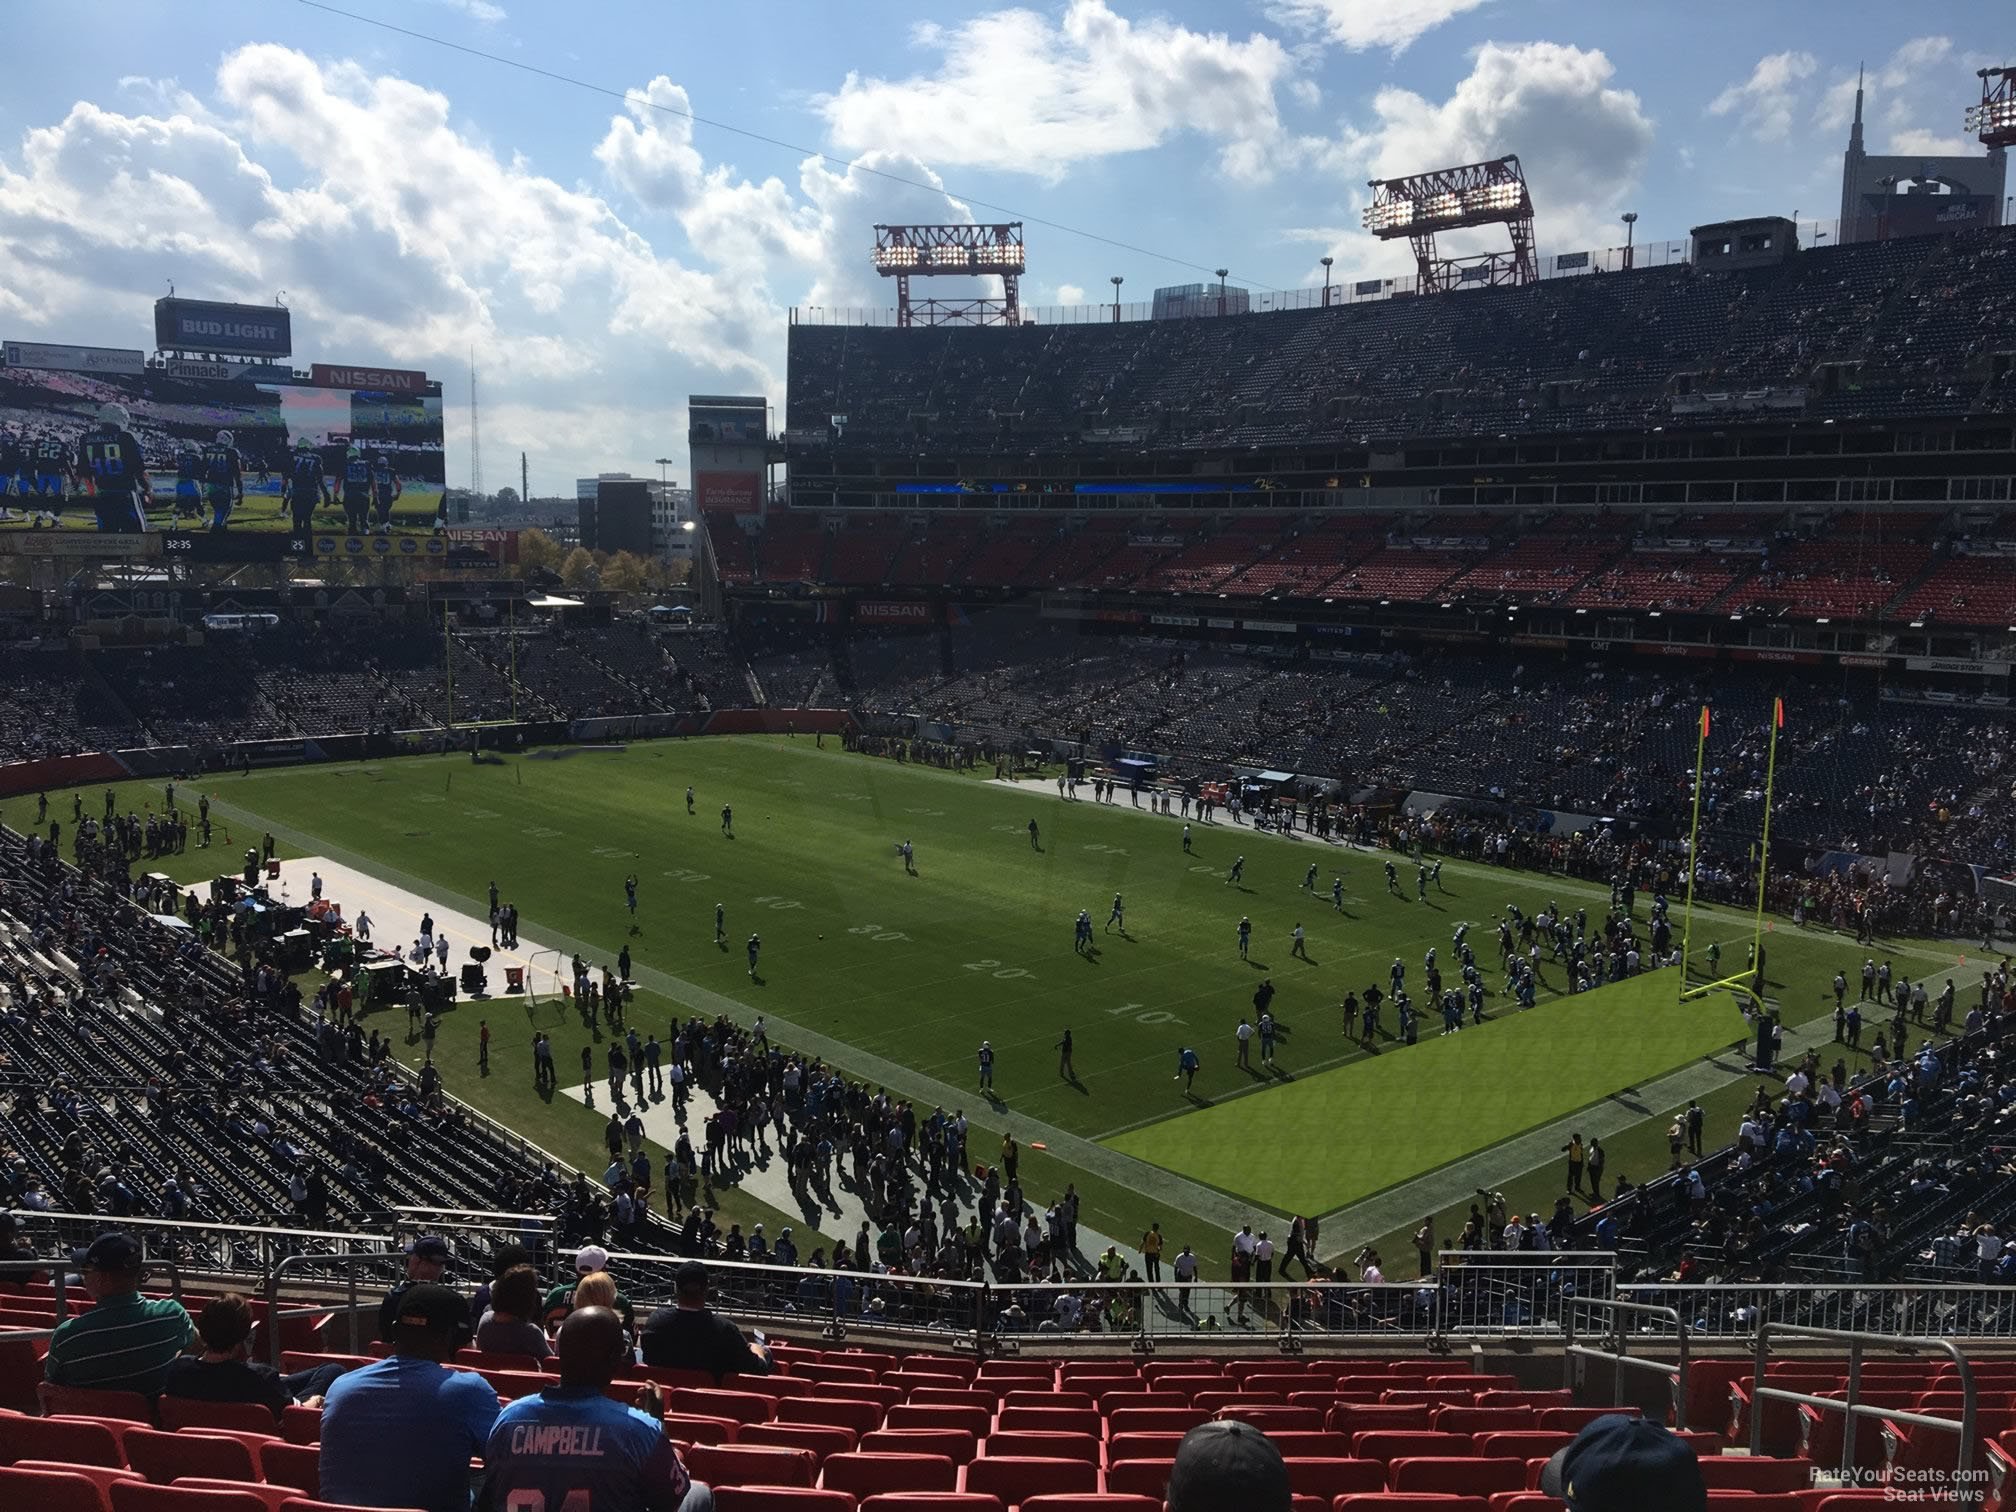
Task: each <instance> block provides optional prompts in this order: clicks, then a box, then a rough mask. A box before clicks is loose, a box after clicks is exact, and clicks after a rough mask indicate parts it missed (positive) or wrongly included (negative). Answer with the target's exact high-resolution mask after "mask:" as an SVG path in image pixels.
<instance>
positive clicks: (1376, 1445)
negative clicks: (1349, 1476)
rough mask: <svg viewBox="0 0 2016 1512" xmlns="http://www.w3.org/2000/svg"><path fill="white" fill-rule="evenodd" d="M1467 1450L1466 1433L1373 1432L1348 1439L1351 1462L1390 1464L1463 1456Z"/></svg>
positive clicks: (1468, 1448)
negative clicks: (1356, 1460) (1403, 1460)
mask: <svg viewBox="0 0 2016 1512" xmlns="http://www.w3.org/2000/svg"><path fill="white" fill-rule="evenodd" d="M1470 1448H1471V1445H1470V1435H1468V1434H1467V1433H1435V1432H1432V1431H1425V1430H1424V1431H1416V1430H1409V1429H1400V1428H1375V1429H1373V1430H1372V1431H1370V1432H1368V1433H1354V1434H1352V1435H1351V1454H1352V1457H1353V1458H1355V1459H1376V1460H1385V1461H1386V1462H1387V1463H1389V1464H1390V1463H1391V1462H1392V1461H1394V1460H1396V1459H1416V1458H1424V1457H1440V1458H1448V1457H1454V1456H1457V1455H1465V1454H1468V1453H1469V1452H1470Z"/></svg>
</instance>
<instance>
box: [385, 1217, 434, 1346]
mask: <svg viewBox="0 0 2016 1512" xmlns="http://www.w3.org/2000/svg"><path fill="white" fill-rule="evenodd" d="M447 1269H448V1241H447V1240H445V1239H440V1238H437V1237H435V1236H434V1235H432V1234H422V1235H421V1236H420V1237H419V1238H417V1239H415V1240H413V1241H412V1242H411V1243H410V1244H408V1245H407V1246H406V1279H405V1280H403V1281H401V1282H400V1283H399V1284H398V1285H397V1286H395V1287H393V1288H392V1289H391V1290H390V1291H388V1292H387V1293H385V1299H384V1300H383V1301H382V1302H380V1303H379V1304H378V1337H379V1338H380V1339H382V1340H383V1341H384V1342H385V1343H387V1344H390V1343H391V1342H392V1334H393V1327H392V1325H393V1323H394V1322H395V1321H396V1320H397V1319H398V1317H399V1300H400V1298H402V1297H404V1296H405V1295H406V1292H407V1290H408V1289H409V1288H411V1287H414V1286H418V1285H420V1284H421V1283H423V1282H426V1283H429V1284H432V1283H436V1282H438V1281H440V1279H441V1276H442V1273H443V1272H445V1271H446V1270H447Z"/></svg>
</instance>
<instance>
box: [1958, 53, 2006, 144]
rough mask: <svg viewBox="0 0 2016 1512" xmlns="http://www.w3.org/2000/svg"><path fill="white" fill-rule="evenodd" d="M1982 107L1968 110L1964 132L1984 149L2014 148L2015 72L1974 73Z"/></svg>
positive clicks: (2001, 69) (1987, 69)
mask: <svg viewBox="0 0 2016 1512" xmlns="http://www.w3.org/2000/svg"><path fill="white" fill-rule="evenodd" d="M1975 76H1976V77H1977V78H1979V79H1980V80H1981V103H1980V104H1979V105H1970V106H1968V107H1967V129H1968V130H1969V131H1971V132H1973V133H1974V135H1975V136H1976V137H1977V138H1978V139H1979V140H1980V143H1981V145H1982V146H1983V147H1990V148H1993V147H2016V68H2008V67H2005V68H1982V69H1976V70H1975Z"/></svg>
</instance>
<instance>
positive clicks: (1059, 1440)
mask: <svg viewBox="0 0 2016 1512" xmlns="http://www.w3.org/2000/svg"><path fill="white" fill-rule="evenodd" d="M980 1453H981V1454H982V1455H983V1456H985V1457H986V1458H989V1459H999V1458H1001V1457H1003V1456H1004V1455H1005V1456H1011V1457H1018V1456H1019V1457H1025V1458H1030V1459H1082V1460H1085V1461H1086V1462H1087V1463H1089V1464H1094V1465H1096V1464H1098V1463H1099V1439H1098V1436H1097V1435H1095V1434H1091V1433H1026V1432H1020V1431H1016V1430H1013V1429H1010V1430H1008V1431H1006V1432H1003V1431H1002V1430H1000V1429H996V1430H995V1431H994V1432H993V1433H990V1434H988V1435H987V1441H986V1442H985V1443H984V1444H982V1445H981V1446H980Z"/></svg>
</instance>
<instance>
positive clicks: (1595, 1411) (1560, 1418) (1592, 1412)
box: [1533, 1407, 1644, 1433]
mask: <svg viewBox="0 0 2016 1512" xmlns="http://www.w3.org/2000/svg"><path fill="white" fill-rule="evenodd" d="M1613 1412H1616V1413H1622V1414H1623V1415H1624V1416H1625V1417H1643V1416H1644V1414H1643V1413H1641V1412H1640V1411H1639V1410H1638V1409H1637V1408H1636V1407H1542V1408H1541V1409H1540V1411H1539V1413H1538V1414H1537V1415H1536V1421H1535V1422H1534V1424H1533V1426H1534V1427H1535V1428H1555V1429H1564V1430H1566V1431H1567V1432H1569V1433H1580V1432H1581V1431H1582V1430H1583V1429H1584V1428H1586V1427H1588V1426H1589V1425H1590V1424H1591V1423H1593V1422H1595V1421H1596V1419H1598V1418H1599V1417H1607V1416H1609V1415H1610V1414H1611V1413H1613Z"/></svg>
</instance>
